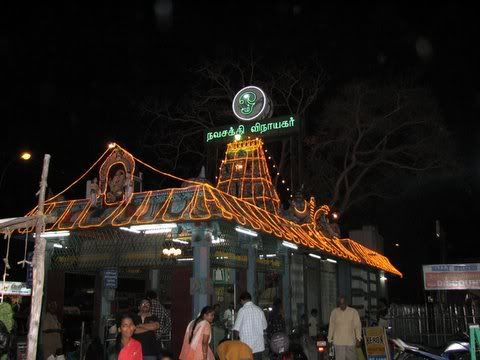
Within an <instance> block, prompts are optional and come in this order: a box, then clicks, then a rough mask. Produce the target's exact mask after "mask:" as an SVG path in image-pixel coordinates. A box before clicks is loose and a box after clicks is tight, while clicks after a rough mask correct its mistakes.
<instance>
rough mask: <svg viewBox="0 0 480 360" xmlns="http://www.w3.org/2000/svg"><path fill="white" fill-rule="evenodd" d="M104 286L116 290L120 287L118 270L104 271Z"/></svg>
mask: <svg viewBox="0 0 480 360" xmlns="http://www.w3.org/2000/svg"><path fill="white" fill-rule="evenodd" d="M103 286H104V287H105V289H116V288H117V286H118V270H117V269H105V270H104V271H103Z"/></svg>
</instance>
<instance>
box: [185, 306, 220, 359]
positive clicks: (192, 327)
mask: <svg viewBox="0 0 480 360" xmlns="http://www.w3.org/2000/svg"><path fill="white" fill-rule="evenodd" d="M214 317H215V309H214V308H213V307H212V306H205V307H204V308H203V309H202V311H201V312H200V315H199V316H198V317H197V318H196V319H195V320H193V321H192V322H190V324H188V326H187V331H185V337H184V339H183V346H182V352H181V353H180V360H214V359H215V356H214V355H213V352H212V350H211V349H210V346H209V343H210V340H211V338H212V335H211V334H212V327H211V323H212V322H213V319H214Z"/></svg>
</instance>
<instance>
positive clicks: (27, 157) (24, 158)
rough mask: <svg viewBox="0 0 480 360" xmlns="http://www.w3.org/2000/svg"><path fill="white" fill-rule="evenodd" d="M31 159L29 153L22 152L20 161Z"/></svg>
mask: <svg viewBox="0 0 480 360" xmlns="http://www.w3.org/2000/svg"><path fill="white" fill-rule="evenodd" d="M31 157H32V154H30V153H29V152H24V153H23V154H22V155H20V159H22V160H25V161H26V160H30V159H31Z"/></svg>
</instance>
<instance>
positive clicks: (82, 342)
mask: <svg viewBox="0 0 480 360" xmlns="http://www.w3.org/2000/svg"><path fill="white" fill-rule="evenodd" d="M84 342H85V321H82V330H81V332H80V359H79V360H83V352H84V351H85V344H84Z"/></svg>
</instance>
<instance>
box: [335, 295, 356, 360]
mask: <svg viewBox="0 0 480 360" xmlns="http://www.w3.org/2000/svg"><path fill="white" fill-rule="evenodd" d="M361 340H362V324H361V323H360V316H359V315H358V311H357V310H355V309H353V308H351V307H349V306H347V302H346V300H345V297H343V296H341V297H340V298H339V300H338V307H337V308H335V309H333V310H332V313H331V315H330V324H329V327H328V342H329V343H330V344H332V343H333V346H334V348H335V359H336V360H356V359H357V353H356V349H355V347H359V346H360V341H361Z"/></svg>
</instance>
